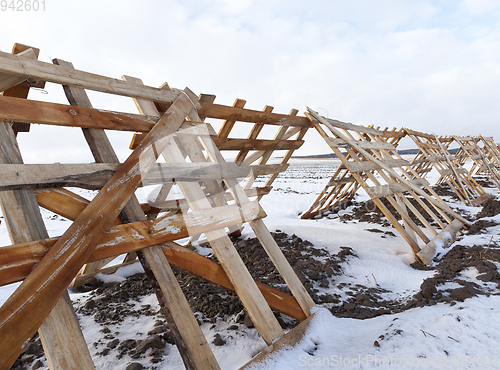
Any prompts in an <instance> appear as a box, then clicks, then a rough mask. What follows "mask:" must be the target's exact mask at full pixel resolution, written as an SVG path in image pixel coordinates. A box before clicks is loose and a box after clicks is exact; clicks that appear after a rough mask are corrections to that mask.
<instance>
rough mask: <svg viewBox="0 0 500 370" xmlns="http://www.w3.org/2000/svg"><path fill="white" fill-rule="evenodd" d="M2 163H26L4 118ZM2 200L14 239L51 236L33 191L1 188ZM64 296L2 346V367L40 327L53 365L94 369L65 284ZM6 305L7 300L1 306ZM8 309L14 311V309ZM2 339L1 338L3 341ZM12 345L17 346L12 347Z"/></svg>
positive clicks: (0, 143) (75, 369) (0, 126)
mask: <svg viewBox="0 0 500 370" xmlns="http://www.w3.org/2000/svg"><path fill="white" fill-rule="evenodd" d="M26 96H27V91H26ZM0 163H22V158H21V153H20V152H19V149H18V147H17V143H16V140H15V137H14V132H13V131H12V129H11V127H10V124H9V123H8V122H0ZM0 200H1V202H0V203H1V206H2V213H3V216H4V219H5V222H6V224H7V229H8V230H9V234H10V237H11V241H12V242H13V243H23V242H29V241H31V240H38V239H42V238H47V237H48V234H47V230H46V229H45V226H44V222H43V219H42V216H41V214H40V210H39V208H38V205H37V202H36V199H35V196H34V194H33V191H30V190H16V191H2V192H0ZM60 297H61V298H60V299H56V300H55V302H54V303H55V305H53V306H54V307H53V309H52V310H50V309H49V310H48V312H47V313H46V314H45V317H43V318H41V320H40V321H39V322H38V324H37V325H36V326H35V327H33V328H32V332H31V335H30V336H28V337H25V338H24V339H23V340H22V341H20V342H18V345H17V347H15V346H14V345H13V344H14V343H10V342H7V343H4V344H3V345H1V346H0V353H2V354H1V355H0V363H3V365H0V368H3V369H8V368H10V366H11V365H12V364H13V363H14V361H15V360H16V359H17V357H18V356H19V354H20V353H21V351H22V349H23V347H24V346H26V345H27V344H28V339H29V338H31V336H32V335H33V334H34V333H35V331H36V330H37V329H38V331H39V334H40V338H41V340H42V344H43V347H44V350H45V354H46V357H47V361H48V362H49V364H50V366H52V368H60V369H62V368H65V369H71V370H78V369H81V368H82V367H84V368H86V369H94V365H93V362H92V359H91V357H90V352H89V351H88V348H87V345H86V343H85V339H84V338H83V334H82V332H81V330H80V325H79V323H78V320H77V319H76V315H75V312H74V311H73V307H72V305H71V301H70V299H69V295H68V293H67V292H66V290H65V287H64V288H63V291H61V295H60ZM4 307H5V304H4V305H3V306H2V308H1V309H4ZM8 313H9V314H10V312H8ZM27 315H28V316H24V317H20V319H21V321H30V320H27V318H28V317H31V312H29V313H28V314H27ZM0 330H1V329H0ZM16 334H17V328H14V329H13V330H12V332H9V333H8V335H9V336H12V335H14V336H15V335H16ZM3 336H4V334H2V335H0V337H3ZM2 339H3V338H0V341H2ZM11 345H13V346H12V347H11ZM5 352H7V354H5ZM2 357H6V358H5V359H3V358H2Z"/></svg>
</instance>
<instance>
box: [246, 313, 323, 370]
mask: <svg viewBox="0 0 500 370" xmlns="http://www.w3.org/2000/svg"><path fill="white" fill-rule="evenodd" d="M314 319H315V315H311V316H309V317H308V318H307V319H306V320H304V321H302V322H301V323H300V324H299V325H297V326H296V327H295V328H293V330H290V331H289V332H288V333H286V334H285V335H284V336H283V337H282V338H280V339H279V340H277V341H276V342H274V343H273V344H271V345H270V346H269V347H267V348H266V349H264V350H263V351H262V352H260V353H259V354H258V355H256V356H255V357H254V358H252V359H251V360H250V361H249V362H248V363H247V364H245V365H244V366H242V367H241V368H240V370H245V369H248V370H250V369H256V368H257V369H258V368H259V365H260V364H261V365H263V364H265V363H266V361H267V360H269V359H271V358H272V356H273V355H275V354H277V353H278V352H279V351H286V350H287V349H290V348H293V347H294V346H296V345H297V344H299V343H300V341H301V340H302V339H303V338H304V335H305V333H306V331H307V329H308V328H309V327H310V325H311V322H312V321H313V320H314Z"/></svg>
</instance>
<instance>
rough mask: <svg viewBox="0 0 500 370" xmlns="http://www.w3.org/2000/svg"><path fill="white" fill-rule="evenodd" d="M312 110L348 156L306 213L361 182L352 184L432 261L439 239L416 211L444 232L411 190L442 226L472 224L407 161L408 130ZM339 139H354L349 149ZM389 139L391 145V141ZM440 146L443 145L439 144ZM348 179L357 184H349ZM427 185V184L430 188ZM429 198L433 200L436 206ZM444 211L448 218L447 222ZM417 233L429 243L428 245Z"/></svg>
mask: <svg viewBox="0 0 500 370" xmlns="http://www.w3.org/2000/svg"><path fill="white" fill-rule="evenodd" d="M306 116H307V117H308V118H309V119H310V120H311V123H312V124H313V125H314V127H315V128H316V129H317V131H318V132H319V133H320V135H321V136H322V137H323V138H325V141H326V142H327V143H328V144H329V145H330V147H331V148H332V150H333V151H334V153H335V154H336V155H337V157H338V158H339V159H340V160H341V161H342V166H341V167H339V169H338V170H337V172H336V177H334V178H332V180H331V181H330V183H331V182H332V181H333V183H334V184H335V185H334V186H330V185H329V184H328V185H327V188H325V189H324V191H323V192H322V193H321V195H320V197H318V199H317V200H316V202H315V203H314V204H313V206H311V207H310V209H309V210H308V211H306V212H305V213H304V214H303V215H302V216H301V217H303V218H304V217H306V218H308V217H313V216H314V215H315V214H318V212H321V211H322V210H327V209H331V207H333V206H335V205H338V204H339V202H341V201H347V200H349V199H350V197H352V195H353V192H352V190H353V189H355V188H356V187H355V186H354V187H352V184H356V183H357V184H359V185H360V186H362V187H363V188H364V189H365V190H366V191H367V193H368V194H369V195H370V197H371V198H372V200H373V202H374V203H375V204H376V205H377V207H378V208H379V209H380V210H381V211H382V213H383V214H384V215H385V216H386V217H387V218H388V220H389V221H390V222H391V224H392V225H393V226H394V227H395V228H396V229H397V230H398V232H399V233H400V234H401V236H402V237H403V238H404V239H405V240H406V241H407V242H408V244H409V245H410V247H411V248H412V250H413V251H414V253H415V255H416V256H417V258H419V259H420V260H421V261H422V262H424V263H426V264H428V263H430V260H429V259H428V258H429V254H430V253H429V251H430V252H432V243H433V241H434V239H430V238H429V237H428V236H427V235H426V234H425V233H424V231H423V230H422V229H421V228H420V227H419V226H418V225H417V224H416V223H415V221H414V220H413V219H412V217H411V216H410V213H412V214H413V215H414V216H415V217H417V218H418V220H419V221H420V222H422V224H423V225H424V227H425V228H427V230H428V232H430V233H431V234H432V236H433V237H434V238H436V237H438V234H439V233H438V231H436V230H435V229H434V227H433V226H432V225H431V224H430V223H429V222H427V220H426V218H425V217H424V216H423V215H422V214H421V213H420V211H419V210H417V208H416V207H415V206H414V205H413V204H412V203H411V202H410V201H409V200H408V199H407V195H408V196H411V197H413V198H414V199H415V201H416V202H418V203H419V205H421V206H422V208H423V209H424V210H425V212H426V213H427V214H428V215H429V216H430V217H431V218H432V219H433V220H434V221H435V222H436V224H438V225H439V227H441V228H442V229H444V228H445V227H446V225H445V223H448V224H450V223H451V222H452V221H453V219H457V220H458V221H457V223H458V222H460V223H461V225H462V226H463V225H464V224H469V223H468V222H467V220H465V219H464V218H463V217H462V216H460V215H458V214H457V213H456V212H454V211H453V210H452V209H451V208H450V207H449V206H448V205H447V204H446V203H445V202H443V201H442V200H441V199H440V198H439V197H438V196H437V194H436V193H435V192H434V191H433V190H432V189H431V188H430V187H429V186H428V185H429V184H428V182H427V181H425V180H423V179H421V178H419V176H418V174H417V173H416V172H415V171H414V170H413V169H412V167H411V165H410V163H409V162H407V161H404V160H403V159H402V158H401V156H399V154H398V153H397V152H396V150H395V146H396V145H397V143H398V141H399V140H400V139H401V138H402V137H403V136H404V135H405V133H404V131H400V132H398V131H395V130H396V129H393V130H392V131H388V130H387V129H385V130H379V129H378V128H371V127H368V128H366V127H363V126H356V125H353V124H350V123H344V122H340V121H336V120H331V119H328V118H325V117H321V116H320V115H319V114H317V113H316V112H314V111H312V110H311V109H310V108H308V112H307V113H306ZM322 126H324V127H325V128H326V129H327V130H329V131H330V132H331V133H332V134H333V135H334V137H333V138H332V137H331V136H330V135H329V134H328V133H327V131H325V130H324V129H323V127H322ZM355 137H356V139H355ZM358 138H359V139H358ZM339 143H346V144H348V146H344V149H343V150H345V152H343V151H341V150H340V149H339ZM385 143H387V144H391V145H385ZM436 146H438V147H439V145H438V144H436ZM393 167H396V169H393ZM359 170H361V171H359ZM351 176H352V177H353V178H354V179H356V182H343V181H342V180H343V179H348V178H350V177H351ZM346 184H351V185H349V186H347V185H346ZM421 187H425V190H424V189H421ZM403 192H405V193H406V192H407V194H402V193H403ZM382 197H383V198H385V200H386V201H388V202H389V203H390V205H391V206H392V207H393V208H394V210H395V211H396V212H394V211H391V210H389V208H388V207H387V206H386V205H385V204H384V203H383V202H382V201H381V200H380V198H382ZM424 199H425V202H424ZM426 203H430V207H429V206H428V205H427V204H426ZM431 208H434V210H432V209H431ZM436 213H437V214H438V215H439V216H438V215H437V214H436ZM440 217H442V219H444V222H442V220H441V219H440ZM398 218H400V219H398ZM417 237H418V238H420V240H421V241H422V242H423V243H424V246H423V247H422V248H421V247H420V245H419V241H418V239H417Z"/></svg>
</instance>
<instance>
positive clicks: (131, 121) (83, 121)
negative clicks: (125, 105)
mask: <svg viewBox="0 0 500 370" xmlns="http://www.w3.org/2000/svg"><path fill="white" fill-rule="evenodd" d="M158 118H159V117H150V116H141V115H138V114H128V113H120V112H111V111H103V110H99V109H92V108H87V107H80V106H68V105H65V104H56V103H46V102H39V101H35V100H25V99H18V98H12V97H8V96H0V119H2V120H5V121H9V122H22V123H39V124H46V125H55V126H68V127H85V128H97V129H106V130H118V131H136V132H149V130H151V128H152V127H153V126H154V124H155V123H156V122H157V121H158Z"/></svg>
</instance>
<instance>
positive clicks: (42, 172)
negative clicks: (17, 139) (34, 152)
mask: <svg viewBox="0 0 500 370" xmlns="http://www.w3.org/2000/svg"><path fill="white" fill-rule="evenodd" d="M118 168H119V165H114V164H108V163H92V164H82V163H72V164H0V173H1V174H2V177H1V178H0V190H16V189H43V188H58V187H63V186H73V187H80V188H84V189H94V190H97V189H100V188H102V186H103V185H104V184H106V182H107V181H108V180H109V179H110V178H111V177H112V176H113V174H114V173H115V172H116V170H117V169H118Z"/></svg>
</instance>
